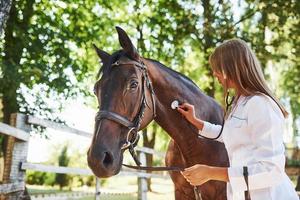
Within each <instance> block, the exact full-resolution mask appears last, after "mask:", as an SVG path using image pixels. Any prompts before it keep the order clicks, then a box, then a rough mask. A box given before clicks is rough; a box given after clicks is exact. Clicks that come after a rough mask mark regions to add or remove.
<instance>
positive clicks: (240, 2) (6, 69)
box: [0, 0, 300, 199]
mask: <svg viewBox="0 0 300 200" xmlns="http://www.w3.org/2000/svg"><path fill="white" fill-rule="evenodd" d="M115 26H120V27H122V28H123V29H124V30H125V31H126V32H127V33H128V34H129V35H130V37H131V39H132V41H133V43H134V44H135V46H136V47H137V48H138V51H139V53H140V55H142V56H143V57H145V58H151V59H155V60H158V61H160V62H161V63H163V64H165V65H166V66H168V67H170V68H172V69H174V70H176V71H179V72H180V73H182V74H185V75H186V76H188V77H190V78H191V79H192V80H193V81H194V82H195V83H196V84H197V85H198V86H199V88H201V90H203V91H204V92H205V93H206V94H208V95H210V96H212V97H214V98H216V99H217V101H218V102H219V103H221V104H222V95H223V93H222V90H221V87H220V85H219V83H218V81H216V80H215V79H213V77H212V71H211V69H210V66H209V64H208V57H209V55H210V54H211V52H212V51H213V50H214V48H215V47H216V46H218V45H219V44H220V43H221V42H222V41H224V40H226V39H230V38H234V37H238V38H241V39H243V40H245V41H247V43H248V44H249V45H250V46H251V48H252V49H253V50H254V51H255V53H256V55H257V57H258V59H259V60H260V62H261V65H262V67H263V72H264V74H265V77H266V79H267V82H268V84H269V86H270V87H271V88H272V90H273V91H274V93H275V94H276V95H277V97H279V98H280V100H281V101H282V102H283V103H284V105H285V106H286V108H287V110H288V111H289V113H290V115H289V118H288V119H287V120H286V129H285V132H284V142H285V146H286V149H287V151H286V152H287V154H286V156H287V168H288V167H292V168H293V169H295V168H296V169H299V166H300V151H299V146H300V133H299V131H300V57H299V55H300V2H299V1H297V0H276V1H275V0H274V1H272V0H261V1H256V0H231V1H228V0H182V1H180V0H178V1H173V0H128V1H121V0H110V1H106V0H93V1H92V0H68V1H62V0H7V1H1V9H0V34H1V35H0V38H1V39H0V109H1V110H0V121H1V122H3V123H6V124H10V115H11V114H12V113H17V112H19V113H24V114H30V115H33V116H36V117H39V118H43V119H48V120H52V121H55V122H59V123H62V124H65V125H67V126H70V127H73V128H76V129H80V130H83V131H86V132H89V133H92V130H93V124H94V116H95V113H96V111H97V106H98V105H97V101H96V98H95V96H94V95H93V86H94V83H95V82H96V80H97V79H96V74H97V72H98V70H99V68H100V66H101V65H100V64H99V59H98V57H97V56H96V53H95V52H94V49H93V48H92V43H95V44H96V45H97V46H98V47H99V48H100V49H103V50H105V51H107V52H109V53H113V52H114V51H116V50H119V49H120V45H119V42H118V37H117V32H116V30H115ZM142 135H143V137H142V140H140V144H139V146H144V147H149V148H153V149H155V150H156V151H160V152H165V150H166V147H167V144H168V141H169V137H168V135H167V134H166V133H165V132H164V131H163V130H162V129H161V128H160V127H159V126H158V125H157V124H155V123H151V125H150V126H148V127H147V129H145V130H143V132H142ZM89 143H90V139H82V138H80V137H71V138H70V137H69V135H66V134H65V133H63V132H57V131H55V130H53V129H49V128H40V127H33V131H31V139H30V141H29V149H28V161H30V162H34V163H47V164H52V165H60V166H70V167H81V168H86V166H87V163H86V152H87V148H88V146H89ZM0 144H1V149H0V182H5V175H4V172H3V171H4V168H5V165H6V164H7V162H5V160H7V159H8V157H9V156H10V155H9V154H8V153H7V152H9V151H8V149H9V148H12V146H10V143H9V137H8V136H6V135H4V134H1V133H0ZM125 162H129V163H130V162H132V161H131V159H130V158H129V156H128V158H127V157H125ZM5 163H6V164H5ZM147 164H148V165H164V159H163V157H155V156H154V157H153V156H152V155H147ZM296 171H297V170H296ZM298 172H299V170H298ZM298 172H297V173H298ZM297 173H296V174H294V175H291V178H292V180H293V182H294V184H295V187H297V190H300V179H299V173H298V174H297ZM100 182H101V188H107V189H108V188H111V190H114V189H115V188H113V186H116V183H119V184H120V185H121V186H122V187H123V188H124V189H122V190H118V191H117V192H116V193H118V192H124V191H125V192H126V191H127V192H128V194H124V195H121V196H122V198H124V199H133V197H134V198H136V197H135V196H136V187H135V186H136V184H137V183H136V178H130V177H129V178H118V177H116V178H112V179H106V180H101V181H100ZM297 183H298V184H297ZM26 184H27V188H28V190H29V192H30V193H41V194H42V193H45V192H46V193H48V192H57V191H60V190H61V191H68V192H72V191H77V190H78V191H88V190H91V191H94V186H95V178H94V177H93V176H79V175H58V174H55V173H48V172H37V171H30V170H29V171H27V172H26ZM117 186H118V185H117ZM131 186H132V187H131ZM118 187H119V186H118ZM148 187H149V189H150V191H151V193H149V195H150V196H149V199H159V198H160V197H161V198H166V197H168V198H170V199H172V198H173V194H172V191H173V186H172V184H171V181H170V180H165V179H162V180H160V179H155V180H153V181H152V184H151V181H149V180H148ZM151 195H152V196H151ZM153 195H154V196H153ZM155 195H156V196H155ZM126 196H127V197H126ZM108 198H109V199H113V198H115V197H113V196H111V197H108ZM122 198H121V197H120V196H117V197H116V199H122Z"/></svg>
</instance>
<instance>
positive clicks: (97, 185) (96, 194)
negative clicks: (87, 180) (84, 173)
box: [95, 177, 101, 200]
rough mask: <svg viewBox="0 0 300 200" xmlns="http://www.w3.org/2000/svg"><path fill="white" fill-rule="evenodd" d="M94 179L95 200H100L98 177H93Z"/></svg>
mask: <svg viewBox="0 0 300 200" xmlns="http://www.w3.org/2000/svg"><path fill="white" fill-rule="evenodd" d="M95 178H96V193H95V200H100V194H101V192H100V180H99V178H98V177H95Z"/></svg>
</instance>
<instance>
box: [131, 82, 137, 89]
mask: <svg viewBox="0 0 300 200" xmlns="http://www.w3.org/2000/svg"><path fill="white" fill-rule="evenodd" d="M137 86H138V82H137V81H132V82H131V83H130V89H135V88H137Z"/></svg>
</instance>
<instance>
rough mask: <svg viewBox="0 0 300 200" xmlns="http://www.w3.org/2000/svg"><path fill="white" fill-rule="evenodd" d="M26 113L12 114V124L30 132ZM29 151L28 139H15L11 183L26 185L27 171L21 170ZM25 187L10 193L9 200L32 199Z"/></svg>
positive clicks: (10, 174)
mask: <svg viewBox="0 0 300 200" xmlns="http://www.w3.org/2000/svg"><path fill="white" fill-rule="evenodd" d="M26 118H27V117H26V115H24V114H20V113H14V114H12V115H11V119H10V125H11V126H14V127H16V128H19V129H21V130H23V131H26V132H28V134H29V132H30V125H28V124H26ZM27 153H28V141H21V140H18V139H15V142H14V145H13V150H12V154H11V159H12V160H11V167H10V173H9V182H10V183H20V184H24V186H25V171H24V170H20V166H21V163H22V162H26V160H27ZM25 193H26V192H25V187H24V189H23V190H21V191H17V192H14V193H10V194H8V199H9V200H17V199H30V197H29V195H28V194H27V195H28V196H27V195H26V194H25Z"/></svg>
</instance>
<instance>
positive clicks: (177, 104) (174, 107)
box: [171, 100, 179, 110]
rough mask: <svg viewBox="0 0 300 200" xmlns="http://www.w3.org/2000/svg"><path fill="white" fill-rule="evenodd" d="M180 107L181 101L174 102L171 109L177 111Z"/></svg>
mask: <svg viewBox="0 0 300 200" xmlns="http://www.w3.org/2000/svg"><path fill="white" fill-rule="evenodd" d="M178 106H179V101H178V100H174V101H172V103H171V108H172V109H173V110H175V109H176V108H178Z"/></svg>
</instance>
